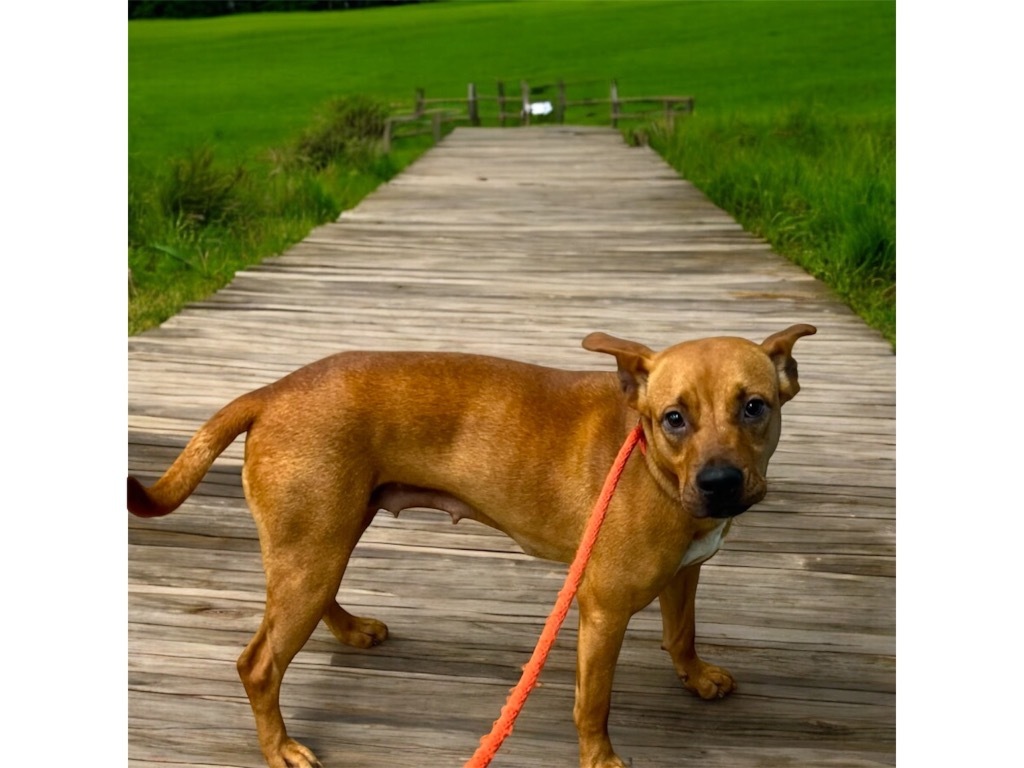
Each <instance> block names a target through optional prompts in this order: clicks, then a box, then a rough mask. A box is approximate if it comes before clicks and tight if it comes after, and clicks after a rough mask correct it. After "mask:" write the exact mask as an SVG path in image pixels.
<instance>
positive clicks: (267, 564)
mask: <svg viewBox="0 0 1024 768" xmlns="http://www.w3.org/2000/svg"><path fill="white" fill-rule="evenodd" d="M247 490H248V489H247ZM255 496H256V497H257V498H258V499H259V503H258V504H257V503H254V502H253V499H252V498H250V506H251V507H252V508H253V514H254V517H255V518H256V519H257V524H258V527H259V528H260V543H261V548H262V551H263V568H264V571H265V573H266V580H267V603H266V611H265V612H264V615H263V621H262V623H261V624H260V627H259V629H258V630H257V632H256V634H255V636H254V637H253V639H252V641H251V642H250V643H249V645H248V647H247V648H246V649H245V651H243V652H242V655H241V656H240V657H239V658H238V674H239V677H241V679H242V684H243V685H244V686H245V692H246V694H248V696H249V703H250V705H251V706H252V711H253V716H254V717H255V719H256V730H257V734H258V737H259V742H260V749H261V750H262V752H263V757H264V759H265V760H266V761H267V764H268V765H269V766H270V768H317V766H319V765H320V763H319V761H318V760H317V758H316V756H315V755H314V754H313V753H312V752H311V751H310V750H309V749H308V748H306V747H305V746H303V745H302V744H300V743H298V742H297V741H295V740H294V739H292V738H290V737H289V736H288V734H287V731H286V729H285V725H284V719H283V717H282V715H281V707H280V694H281V682H282V680H283V678H284V674H285V670H286V669H287V667H288V665H289V663H290V662H291V660H292V659H293V658H294V657H295V654H297V653H298V652H299V651H300V650H301V649H302V647H303V646H304V645H305V644H306V641H307V640H308V639H309V637H310V635H312V633H313V630H314V629H315V628H316V625H317V623H318V622H319V621H320V619H321V618H322V617H323V616H324V614H325V612H328V610H329V608H330V606H332V605H333V604H334V600H335V597H336V595H337V593H338V586H339V584H340V583H341V577H342V574H343V573H344V570H345V566H346V565H347V564H348V559H349V555H350V553H351V552H352V549H353V547H354V546H355V542H356V540H357V539H358V536H359V532H360V531H361V528H360V525H361V522H362V520H361V515H362V510H348V509H344V508H342V507H341V506H340V505H341V502H340V501H339V500H337V499H334V500H327V499H323V498H321V497H318V495H317V494H316V493H302V492H296V489H295V488H294V487H293V488H292V489H290V492H288V491H284V490H282V491H281V493H279V494H278V493H262V494H255ZM286 496H288V497H290V498H288V500H287V501H282V499H283V498H284V497H286ZM272 499H273V501H275V502H277V503H271V500H272ZM332 501H333V504H332ZM305 510H309V513H308V514H306V513H305ZM314 510H315V511H314Z"/></svg>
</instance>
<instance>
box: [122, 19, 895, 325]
mask: <svg viewBox="0 0 1024 768" xmlns="http://www.w3.org/2000/svg"><path fill="white" fill-rule="evenodd" d="M128 38H129V39H128V43H129V201H130V204H129V260H130V264H131V267H132V275H133V279H134V281H135V292H134V294H133V295H132V296H131V297H130V315H131V317H132V319H131V320H130V332H137V331H138V330H141V329H143V328H145V327H148V326H149V325H151V324H153V323H154V322H159V320H160V319H162V318H163V317H166V316H167V315H168V314H169V313H171V312H173V311H175V310H176V308H177V307H180V306H181V303H182V301H188V300H191V298H198V297H199V296H201V295H203V293H204V292H209V291H210V290H214V289H215V288H216V287H219V285H222V284H223V283H224V282H226V280H227V279H230V275H231V274H232V273H233V271H234V270H235V269H237V268H238V267H239V266H241V265H244V264H246V263H251V262H252V261H254V260H258V259H259V258H262V257H264V256H266V255H269V254H272V253H276V252H279V251H280V250H282V249H283V248H285V247H287V245H288V244H289V243H291V242H294V241H295V240H297V239H300V238H301V237H302V236H303V235H304V234H305V233H306V231H308V229H309V228H311V227H312V226H315V225H316V224H317V223H320V222H322V221H324V220H326V219H330V218H333V217H335V216H336V215H337V213H338V211H340V210H341V209H342V208H343V207H348V206H350V205H352V204H354V203H355V202H356V201H358V199H359V197H360V196H361V195H363V194H365V193H366V192H367V191H369V190H370V189H372V188H373V186H375V185H376V184H377V183H379V182H380V181H381V180H383V179H386V178H388V177H389V175H390V174H393V173H395V172H396V171H397V170H399V169H400V168H402V167H403V166H404V164H406V163H407V162H408V161H409V160H410V159H411V158H413V157H414V156H415V154H416V153H417V152H418V151H421V150H422V148H423V144H422V143H419V144H416V145H414V146H403V147H401V148H400V149H399V151H398V152H397V153H396V155H395V156H394V157H392V158H389V159H381V158H367V157H362V158H361V159H359V160H358V161H357V162H352V161H351V159H349V160H337V161H334V162H332V163H329V164H327V165H325V166H321V167H319V168H318V167H315V166H310V165H306V166H301V164H295V163H294V162H291V161H290V160H289V159H288V158H290V157H291V156H292V155H294V153H295V148H296V147H297V145H298V143H299V141H300V137H302V136H303V135H304V134H307V132H308V131H309V130H310V129H311V127H312V126H314V125H315V124H316V122H317V115H318V114H321V113H322V112H323V110H324V109H325V106H326V105H327V104H328V102H330V101H331V100H332V99H335V98H338V97H344V96H358V95H365V96H368V97H372V98H373V99H376V100H379V101H383V102H386V103H387V102H392V103H393V102H403V103H404V104H406V105H410V104H411V99H412V94H413V91H414V89H415V88H417V87H422V88H424V89H425V90H426V92H427V95H428V96H460V95H462V94H463V93H465V88H466V83H467V82H470V81H473V82H476V83H477V85H478V87H479V88H480V90H481V92H484V93H493V92H494V83H495V82H496V81H497V80H503V81H505V82H506V84H507V86H508V87H509V89H510V91H512V92H513V93H514V92H515V84H517V83H518V81H519V80H520V79H525V80H527V81H528V82H530V83H531V84H532V85H540V84H551V83H554V82H556V81H557V80H558V79H559V78H561V79H564V80H565V81H566V82H567V84H568V85H569V88H570V93H571V94H573V93H576V94H578V93H580V92H581V91H584V90H585V91H587V92H589V93H590V94H591V95H595V96H597V95H601V96H603V95H605V94H606V93H607V84H608V82H609V81H610V80H611V79H612V78H617V79H618V81H619V88H620V93H621V94H622V95H623V96H629V95H652V94H679V95H693V96H695V97H696V99H697V113H696V114H695V115H694V117H692V118H691V119H689V120H687V121H685V123H684V124H683V125H682V126H681V127H680V129H679V131H678V133H676V134H675V135H672V136H666V135H662V134H659V133H658V132H657V131H652V136H653V137H654V142H653V143H654V146H655V147H656V148H657V149H658V150H659V151H660V152H662V153H663V154H664V155H665V156H666V159H668V160H669V162H671V163H672V164H673V165H675V167H677V168H679V169H680V170H681V171H682V173H683V174H684V175H685V176H686V177H687V178H690V179H691V180H693V181H694V182H695V183H696V184H697V185H698V186H699V187H701V188H702V189H703V190H704V191H705V192H707V193H708V194H709V196H710V197H711V198H712V199H713V200H715V201H716V202H717V203H718V204H719V205H721V206H723V207H724V208H726V210H729V211H730V212H731V213H733V214H734V215H736V216H737V218H738V219H739V220H740V221H741V222H742V223H743V224H744V226H746V227H748V228H750V229H751V230H753V231H755V232H757V233H758V234H761V235H763V236H765V237H766V238H768V239H769V241H770V242H772V244H773V246H775V247H776V248H777V249H778V250H780V251H781V252H783V253H785V254H786V255H788V256H790V257H791V258H793V259H794V260H796V261H798V263H801V264H803V265H804V266H805V267H806V268H808V269H809V271H811V272H812V273H814V274H816V275H818V276H819V277H821V278H822V279H823V280H825V281H826V282H828V283H829V284H830V285H832V286H833V288H834V289H835V290H836V292H837V294H838V295H840V296H842V297H843V298H844V299H845V300H847V301H849V302H850V303H851V305H852V306H854V307H855V308H856V309H857V311H859V312H861V313H862V314H863V315H864V316H865V318H866V319H867V320H868V322H869V323H871V324H872V325H874V326H875V327H876V328H879V329H880V330H881V331H882V333H884V334H885V335H886V336H887V337H888V338H889V339H890V340H892V341H893V342H894V341H895V277H894V269H893V270H890V269H889V266H888V264H889V262H890V261H891V262H892V263H894V259H895V226H894V223H892V222H894V217H895V202H894V187H895V170H894V165H893V162H892V159H891V158H892V154H893V152H892V147H893V144H894V140H893V136H894V128H893V126H894V117H893V116H894V112H895V4H894V3H891V2H864V1H861V2H838V1H835V2H732V3H725V2H720V3H709V2H648V1H645V0H629V2H615V1H613V0H606V1H604V2H582V1H579V2H554V1H551V2H505V3H483V2H447V3H432V4H424V5H413V6H401V7H394V8H377V9H367V10H360V11H349V12H336V13H289V14H255V15H250V16H228V17H220V18H215V19H203V20H190V21H133V22H130V23H129V25H128ZM578 117H579V116H578V115H573V114H572V113H570V119H573V118H578ZM595 119H597V118H595ZM600 119H601V120H603V119H604V118H603V117H601V118H600ZM203 152H210V153H212V160H211V161H210V162H209V163H208V168H212V169H214V171H215V172H211V173H210V178H208V179H207V180H206V181H207V182H208V183H209V184H211V185H212V187H211V190H212V191H213V192H214V195H213V196H214V198H216V197H217V195H218V194H220V193H218V191H217V190H218V184H226V185H229V186H230V187H231V189H230V191H228V192H225V193H223V194H224V195H226V199H225V200H221V202H220V203H219V205H222V206H223V205H225V204H226V205H227V208H226V209H225V210H222V211H217V212H214V213H213V214H207V215H205V216H204V218H202V219H201V220H196V219H195V218H192V219H189V218H188V217H187V216H185V217H184V218H183V217H182V216H181V215H168V214H167V211H168V210H171V211H173V210H174V209H173V206H171V207H170V208H168V206H167V204H166V201H167V194H168V192H167V189H168V185H173V183H174V182H173V178H174V176H173V174H174V168H175V164H179V166H180V164H181V163H183V162H186V160H187V161H188V162H191V163H193V164H194V163H196V162H197V160H198V158H199V157H200V156H201V155H202V153H203ZM194 170H199V169H194ZM180 171H181V168H180V167H179V172H180ZM232 179H234V181H232ZM198 180H199V181H202V179H201V178H200V179H198ZM154 211H157V212H158V213H153V212H154ZM281 211H284V213H280V212H281ZM197 221H198V222H199V223H201V226H197ZM890 224H891V226H890ZM186 265H187V266H186ZM890 272H892V274H891V275H890ZM190 282H191V283H193V285H192V287H189V286H188V283H190ZM143 305H148V306H149V307H154V306H156V305H160V308H159V309H157V310H155V311H154V310H151V309H148V310H145V311H143V310H142V309H141V307H142V306H143Z"/></svg>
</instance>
